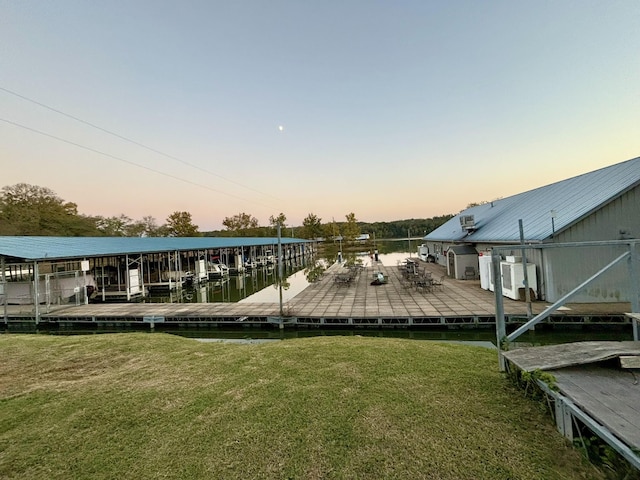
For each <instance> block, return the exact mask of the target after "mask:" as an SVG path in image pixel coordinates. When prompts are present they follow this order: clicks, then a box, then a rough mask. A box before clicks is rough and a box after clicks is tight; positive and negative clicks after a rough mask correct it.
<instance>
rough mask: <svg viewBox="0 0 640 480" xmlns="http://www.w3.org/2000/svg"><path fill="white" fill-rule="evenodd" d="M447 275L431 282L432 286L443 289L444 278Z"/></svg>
mask: <svg viewBox="0 0 640 480" xmlns="http://www.w3.org/2000/svg"><path fill="white" fill-rule="evenodd" d="M445 277H446V275H442V276H441V277H440V278H439V279H438V280H433V281H432V282H431V286H432V287H433V288H434V289H436V288H439V289H440V290H442V287H443V286H444V279H445Z"/></svg>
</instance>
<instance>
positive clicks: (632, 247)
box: [628, 243, 640, 342]
mask: <svg viewBox="0 0 640 480" xmlns="http://www.w3.org/2000/svg"><path fill="white" fill-rule="evenodd" d="M628 265H629V279H630V280H631V281H630V282H629V297H630V301H631V313H638V314H640V252H638V244H637V243H630V244H629V264H628ZM631 322H632V325H633V339H634V340H635V341H636V342H637V341H638V340H640V338H639V336H640V333H639V332H638V319H637V318H636V317H635V316H634V317H632V318H631Z"/></svg>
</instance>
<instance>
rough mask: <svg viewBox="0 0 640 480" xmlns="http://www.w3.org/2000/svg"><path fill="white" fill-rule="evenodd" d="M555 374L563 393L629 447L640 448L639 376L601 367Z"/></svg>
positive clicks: (580, 368) (574, 368)
mask: <svg viewBox="0 0 640 480" xmlns="http://www.w3.org/2000/svg"><path fill="white" fill-rule="evenodd" d="M553 374H554V375H555V377H556V385H557V386H558V388H559V390H560V392H561V393H562V394H564V395H565V396H566V397H568V398H570V399H571V400H572V401H573V402H574V403H575V404H576V405H577V406H579V407H580V408H581V409H582V410H584V411H585V412H587V413H589V414H590V415H591V417H593V418H594V419H595V420H597V421H598V422H599V423H600V424H602V425H606V426H607V428H608V429H609V430H610V431H611V432H612V433H613V434H615V435H616V436H617V437H618V438H620V439H621V440H622V441H624V442H625V443H626V444H627V445H629V446H631V447H633V448H635V449H640V383H639V382H638V379H637V374H634V373H632V372H629V371H623V370H616V369H612V368H603V367H598V366H588V367H571V368H563V369H561V370H557V371H554V372H553ZM634 375H635V376H634Z"/></svg>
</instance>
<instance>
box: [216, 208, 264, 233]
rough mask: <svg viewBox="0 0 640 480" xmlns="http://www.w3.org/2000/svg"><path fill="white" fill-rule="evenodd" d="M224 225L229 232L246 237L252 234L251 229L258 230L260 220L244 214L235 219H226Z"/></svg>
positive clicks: (234, 217)
mask: <svg viewBox="0 0 640 480" xmlns="http://www.w3.org/2000/svg"><path fill="white" fill-rule="evenodd" d="M222 225H224V226H225V227H226V229H227V230H228V231H230V232H234V234H235V235H237V236H242V235H244V236H246V235H247V234H248V233H250V230H251V229H253V230H255V229H257V228H258V219H257V218H256V217H252V216H251V215H249V214H247V213H244V212H242V213H238V214H237V215H234V216H233V217H225V218H224V220H223V221H222Z"/></svg>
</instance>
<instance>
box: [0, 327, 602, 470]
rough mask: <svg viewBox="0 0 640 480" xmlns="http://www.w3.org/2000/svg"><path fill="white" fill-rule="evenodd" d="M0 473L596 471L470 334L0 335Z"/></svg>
mask: <svg viewBox="0 0 640 480" xmlns="http://www.w3.org/2000/svg"><path fill="white" fill-rule="evenodd" d="M0 359H1V360H0V478H3V479H23V478H35V479H69V478H73V479H115V478H118V479H122V478H131V479H158V478H162V479H165V478H166V479H172V478H175V479H191V478H192V479H200V478H202V479H216V478H220V479H235V478H238V479H271V478H273V479H286V478H292V479H320V478H323V479H325V478H326V479H378V478H384V479H394V478H397V479H420V478H428V479H457V480H458V479H492V480H494V479H535V480H539V479H547V478H548V479H588V478H602V477H601V475H600V473H599V472H598V471H596V470H595V469H594V467H592V466H590V465H588V464H585V462H584V461H583V460H582V457H581V456H580V455H579V453H578V452H577V451H576V450H574V449H573V448H572V447H571V446H569V445H568V444H567V443H566V442H565V441H564V439H563V438H562V437H561V436H560V435H559V434H558V433H557V432H556V430H555V427H554V426H553V425H552V422H551V420H550V419H549V417H548V415H547V414H545V412H544V411H543V410H542V409H541V407H540V405H539V404H537V403H535V402H533V401H531V400H529V399H527V398H525V397H524V396H523V394H522V392H521V391H519V390H517V389H515V387H513V386H511V384H509V383H508V381H507V380H506V379H505V377H504V376H503V375H501V374H500V373H499V372H498V368H497V358H496V353H495V352H493V351H490V350H487V349H484V348H480V347H470V346H461V345H453V344H438V343H431V342H420V341H414V340H401V339H382V338H366V337H333V336H332V337H315V338H308V339H294V340H286V341H282V342H273V343H267V344H259V345H238V344H222V343H200V342H196V341H194V340H190V339H185V338H181V337H176V336H171V335H166V334H145V333H127V334H104V335H92V336H68V337H62V336H40V335H2V336H0Z"/></svg>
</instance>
